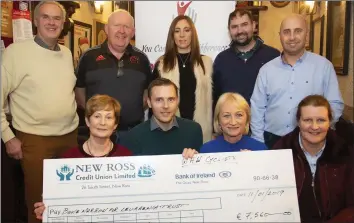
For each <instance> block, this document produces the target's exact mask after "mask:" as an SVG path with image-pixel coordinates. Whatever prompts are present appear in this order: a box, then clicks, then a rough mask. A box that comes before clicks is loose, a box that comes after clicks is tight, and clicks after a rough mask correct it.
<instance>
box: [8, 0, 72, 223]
mask: <svg viewBox="0 0 354 223" xmlns="http://www.w3.org/2000/svg"><path fill="white" fill-rule="evenodd" d="M64 21H65V9H64V8H63V7H62V6H61V5H60V4H59V3H57V2H53V1H50V2H44V1H43V2H41V3H39V4H38V6H37V7H36V8H35V11H34V23H35V25H36V27H37V35H36V37H35V38H34V40H25V41H22V42H18V43H14V44H11V45H10V46H9V47H8V48H6V49H5V51H4V53H3V58H2V64H1V104H2V111H1V137H2V139H3V141H4V143H5V146H6V152H7V154H8V155H9V156H10V157H13V158H14V159H19V160H21V165H22V168H23V171H24V176H25V193H26V203H27V207H28V214H29V216H28V222H37V221H36V220H35V216H34V215H33V209H32V207H33V204H34V202H35V201H38V200H41V194H42V182H43V159H48V158H53V157H56V156H59V155H60V154H61V153H62V152H64V151H66V150H67V149H70V147H74V146H76V144H77V126H78V117H77V114H76V102H75V94H74V87H75V82H76V77H75V74H74V68H73V62H72V54H71V52H70V50H69V49H68V48H66V47H64V46H60V45H58V43H57V40H58V37H59V35H60V33H61V31H62V29H63V25H64ZM8 98H9V101H10V103H9V105H10V111H11V115H12V125H13V127H14V129H15V130H16V135H15V134H14V133H13V132H12V130H11V129H10V127H9V123H8V121H7V120H6V115H5V110H4V108H5V106H4V102H5V101H6V100H7V99H8Z"/></svg>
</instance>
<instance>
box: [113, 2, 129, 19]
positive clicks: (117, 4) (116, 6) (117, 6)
mask: <svg viewBox="0 0 354 223" xmlns="http://www.w3.org/2000/svg"><path fill="white" fill-rule="evenodd" d="M116 9H124V10H127V11H128V12H130V14H131V15H132V16H133V17H134V1H112V12H113V11H114V10H116Z"/></svg>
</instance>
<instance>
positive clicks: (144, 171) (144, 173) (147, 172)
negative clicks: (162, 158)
mask: <svg viewBox="0 0 354 223" xmlns="http://www.w3.org/2000/svg"><path fill="white" fill-rule="evenodd" d="M153 175H155V170H154V169H153V168H152V167H151V166H150V165H144V166H141V167H140V168H139V170H138V177H151V176H153Z"/></svg>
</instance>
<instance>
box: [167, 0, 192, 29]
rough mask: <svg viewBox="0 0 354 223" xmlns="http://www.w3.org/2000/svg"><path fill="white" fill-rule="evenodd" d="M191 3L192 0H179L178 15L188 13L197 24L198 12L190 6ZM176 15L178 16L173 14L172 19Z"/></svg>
mask: <svg viewBox="0 0 354 223" xmlns="http://www.w3.org/2000/svg"><path fill="white" fill-rule="evenodd" d="M191 3H192V1H177V15H186V16H188V17H190V18H191V19H192V21H193V23H194V24H195V23H196V21H197V13H196V12H195V10H194V9H193V8H191V7H189V5H190V4H191ZM187 9H188V10H187ZM175 17H176V16H174V15H173V16H172V19H174V18H175Z"/></svg>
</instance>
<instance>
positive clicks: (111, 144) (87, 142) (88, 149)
mask: <svg viewBox="0 0 354 223" xmlns="http://www.w3.org/2000/svg"><path fill="white" fill-rule="evenodd" d="M86 145H87V151H88V152H89V154H90V155H91V156H93V157H95V155H93V154H92V152H91V149H90V145H89V141H88V140H87V141H86ZM110 146H111V148H110V150H109V151H108V152H107V153H106V154H105V155H103V156H101V157H106V156H108V154H109V153H110V152H111V151H112V149H113V143H112V142H111V143H110Z"/></svg>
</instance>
